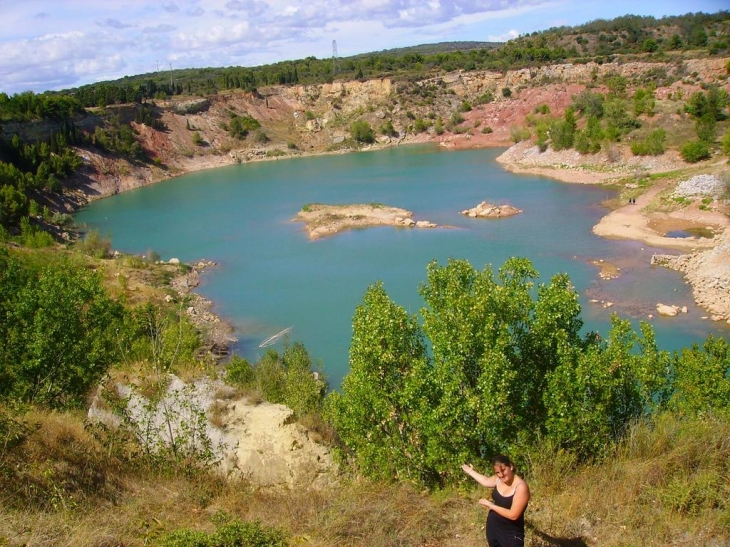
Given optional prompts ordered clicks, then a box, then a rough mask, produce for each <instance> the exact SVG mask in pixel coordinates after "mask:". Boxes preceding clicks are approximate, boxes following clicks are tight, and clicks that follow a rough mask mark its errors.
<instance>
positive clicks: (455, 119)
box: [451, 112, 464, 125]
mask: <svg viewBox="0 0 730 547" xmlns="http://www.w3.org/2000/svg"><path fill="white" fill-rule="evenodd" d="M463 122H464V116H462V115H461V113H459V112H454V113H453V114H452V115H451V123H452V124H454V125H459V124H460V123H463Z"/></svg>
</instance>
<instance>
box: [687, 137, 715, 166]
mask: <svg viewBox="0 0 730 547" xmlns="http://www.w3.org/2000/svg"><path fill="white" fill-rule="evenodd" d="M680 154H681V156H682V159H684V161H686V162H688V163H697V162H698V161H702V160H706V159H707V158H709V157H710V147H709V146H708V145H707V143H706V142H703V141H689V142H687V143H685V144H684V145H683V146H682V149H681V151H680Z"/></svg>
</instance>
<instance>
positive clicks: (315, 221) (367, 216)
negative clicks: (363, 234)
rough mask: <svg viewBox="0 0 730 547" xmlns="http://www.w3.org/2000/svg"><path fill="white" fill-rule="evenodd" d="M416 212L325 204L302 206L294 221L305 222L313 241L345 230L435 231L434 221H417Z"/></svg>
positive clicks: (376, 204)
mask: <svg viewBox="0 0 730 547" xmlns="http://www.w3.org/2000/svg"><path fill="white" fill-rule="evenodd" d="M412 217H413V213H412V212H411V211H408V210H406V209H401V208H399V207H389V206H387V205H382V204H380V203H370V204H353V205H325V204H322V203H310V204H308V205H305V206H304V207H302V210H301V211H299V213H297V216H296V217H294V218H293V219H292V220H293V221H295V222H305V223H306V227H307V231H308V232H309V238H310V239H312V240H314V239H319V238H320V237H324V236H330V235H334V234H337V233H339V232H341V231H343V230H352V229H355V228H367V227H370V226H403V227H406V228H413V227H415V228H435V227H436V225H435V224H434V223H432V222H428V221H425V220H420V221H418V222H416V221H414V220H413V218H412Z"/></svg>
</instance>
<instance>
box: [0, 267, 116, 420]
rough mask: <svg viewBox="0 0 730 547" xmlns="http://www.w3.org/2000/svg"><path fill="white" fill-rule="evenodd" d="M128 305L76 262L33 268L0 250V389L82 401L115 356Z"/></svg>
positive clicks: (26, 396)
mask: <svg viewBox="0 0 730 547" xmlns="http://www.w3.org/2000/svg"><path fill="white" fill-rule="evenodd" d="M123 317H124V310H123V308H122V306H121V304H119V303H118V302H116V301H114V300H112V299H111V298H110V297H109V296H108V295H107V293H106V291H105V290H104V288H103V285H102V280H101V276H100V275H99V274H97V273H95V272H90V271H88V270H86V269H85V268H84V267H83V266H81V265H77V264H75V263H72V262H65V261H64V262H61V263H52V264H48V265H46V266H45V267H43V268H41V269H39V270H38V271H35V270H34V269H31V268H30V267H28V266H24V265H22V264H21V263H19V262H18V261H17V260H15V259H14V258H12V257H10V256H8V255H7V254H5V255H4V256H3V254H2V253H0V339H1V340H3V345H2V347H1V348H0V379H1V380H2V381H0V396H2V397H8V398H10V399H11V400H16V401H21V402H26V403H31V404H39V405H44V406H47V407H51V408H63V407H77V406H82V405H83V404H84V403H85V400H86V399H85V398H86V395H87V393H88V390H89V389H90V388H91V387H92V386H94V385H96V384H97V383H98V381H99V379H100V378H101V377H102V376H103V375H104V374H105V373H106V372H107V370H108V369H109V367H110V366H111V365H112V363H114V362H116V360H117V358H118V353H119V345H118V342H119V333H118V327H120V326H121V321H122V318H123Z"/></svg>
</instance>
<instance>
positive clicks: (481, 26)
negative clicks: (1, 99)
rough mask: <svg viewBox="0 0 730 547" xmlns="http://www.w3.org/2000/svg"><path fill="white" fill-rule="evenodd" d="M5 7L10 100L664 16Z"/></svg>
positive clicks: (560, 1)
mask: <svg viewBox="0 0 730 547" xmlns="http://www.w3.org/2000/svg"><path fill="white" fill-rule="evenodd" d="M717 1H718V0H696V5H693V9H694V10H697V11H706V12H714V11H717V8H716V4H717ZM0 2H1V3H2V4H3V8H2V9H3V12H2V16H3V29H2V32H1V33H0V90H1V91H6V92H10V93H13V92H16V91H19V90H23V89H28V88H31V89H33V90H34V91H44V90H46V89H55V88H58V87H59V86H61V85H63V86H70V85H81V84H84V83H89V82H93V81H98V80H99V79H101V78H111V79H115V78H118V77H121V76H123V75H124V74H123V73H122V72H121V71H122V70H125V71H126V74H128V75H134V74H142V73H145V72H149V71H150V70H151V68H150V67H155V65H156V63H157V62H160V61H163V60H164V61H168V60H169V61H175V63H176V65H178V67H179V68H183V67H188V66H189V67H194V66H231V65H244V66H255V65H259V64H264V63H271V62H277V61H281V60H286V59H301V58H303V57H306V56H308V55H315V56H316V57H319V58H326V57H329V56H330V55H331V54H332V49H331V43H332V40H337V43H338V49H339V54H340V56H348V55H354V54H358V53H365V52H368V51H380V50H383V49H390V48H393V47H404V46H409V45H417V44H423V43H433V42H443V41H451V40H479V41H485V40H489V41H506V40H509V39H512V38H515V37H517V36H518V35H519V33H520V32H532V31H533V30H541V29H545V28H547V27H549V26H555V21H561V24H580V23H585V22H586V21H587V20H589V19H590V18H593V19H595V18H611V17H616V16H618V15H624V14H625V13H626V8H627V6H631V7H633V6H634V5H635V6H637V10H638V9H639V6H641V9H642V10H643V13H646V11H647V10H650V11H651V12H652V14H653V15H655V16H656V15H657V12H658V8H657V7H656V6H657V5H658V4H659V3H649V4H652V7H651V8H649V7H644V5H643V4H631V3H630V2H628V1H627V0H618V1H614V2H610V3H606V2H599V1H598V0H161V1H160V2H150V1H149V0H105V1H104V2H100V1H99V0H63V1H60V0H30V1H25V2H10V1H9V0H0ZM713 3H714V4H713ZM675 4H676V3H672V2H668V3H667V5H670V6H675ZM713 6H715V7H714V8H713ZM668 9H675V10H676V9H678V8H676V7H672V8H668ZM576 13H581V15H580V17H581V19H580V20H575V17H576ZM586 13H589V14H590V18H589V19H586V18H585V14H586ZM643 13H639V14H643ZM670 13H671V12H669V13H666V14H670ZM681 13H683V12H681ZM563 22H564V23H563ZM517 29H520V30H519V32H518V30H517Z"/></svg>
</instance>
